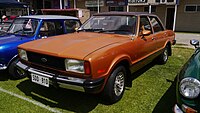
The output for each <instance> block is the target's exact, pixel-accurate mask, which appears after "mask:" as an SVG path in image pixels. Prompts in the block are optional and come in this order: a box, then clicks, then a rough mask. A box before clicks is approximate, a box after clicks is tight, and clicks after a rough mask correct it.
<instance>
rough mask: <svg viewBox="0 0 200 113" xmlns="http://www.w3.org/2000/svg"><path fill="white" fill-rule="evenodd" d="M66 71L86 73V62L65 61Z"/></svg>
mask: <svg viewBox="0 0 200 113" xmlns="http://www.w3.org/2000/svg"><path fill="white" fill-rule="evenodd" d="M65 68H66V71H72V72H78V73H85V71H84V61H82V60H75V59H65Z"/></svg>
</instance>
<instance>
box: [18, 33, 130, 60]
mask: <svg viewBox="0 0 200 113" xmlns="http://www.w3.org/2000/svg"><path fill="white" fill-rule="evenodd" d="M128 39H129V36H126V35H124V36H123V35H115V34H103V33H90V32H79V33H72V34H67V35H60V36H54V37H50V38H47V39H41V40H36V41H33V42H29V43H26V44H23V45H20V46H19V48H24V49H26V50H27V51H33V52H39V53H43V54H48V55H53V56H58V57H64V58H75V59H84V57H86V56H87V55H89V54H91V53H93V52H95V51H97V50H98V49H101V48H103V47H106V46H109V45H111V44H115V43H118V42H122V41H125V40H128ZM129 40H130V39H129Z"/></svg>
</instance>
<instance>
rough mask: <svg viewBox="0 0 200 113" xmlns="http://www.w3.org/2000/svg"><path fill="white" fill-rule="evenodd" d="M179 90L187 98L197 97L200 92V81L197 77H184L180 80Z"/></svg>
mask: <svg viewBox="0 0 200 113" xmlns="http://www.w3.org/2000/svg"><path fill="white" fill-rule="evenodd" d="M179 90H180V93H181V94H182V95H183V96H184V97H186V98H190V99H193V98H196V97H197V96H198V95H199V93H200V82H199V80H197V79H195V78H191V77H189V78H184V79H183V80H181V82H180V87H179Z"/></svg>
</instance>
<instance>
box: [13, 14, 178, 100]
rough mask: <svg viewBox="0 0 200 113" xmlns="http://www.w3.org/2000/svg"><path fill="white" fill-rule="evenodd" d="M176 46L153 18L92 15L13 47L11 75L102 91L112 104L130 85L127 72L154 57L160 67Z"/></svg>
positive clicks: (33, 80) (74, 88)
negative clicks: (65, 30) (72, 28)
mask: <svg viewBox="0 0 200 113" xmlns="http://www.w3.org/2000/svg"><path fill="white" fill-rule="evenodd" d="M175 43H176V41H175V34H174V32H173V31H171V30H166V29H165V28H164V27H163V25H162V23H161V21H160V19H159V18H158V17H157V16H156V15H153V14H147V13H136V12H105V13H99V14H95V15H93V16H92V17H91V18H90V19H89V20H88V21H86V22H85V23H84V24H83V25H82V26H81V27H80V28H79V29H78V30H77V32H76V33H72V34H67V35H60V36H55V37H49V38H48V39H41V40H37V41H33V42H28V43H25V44H22V45H20V46H18V52H19V57H20V61H19V62H18V63H17V65H16V68H15V72H16V74H22V75H24V74H26V75H27V76H28V77H29V78H30V79H31V81H32V82H34V83H37V84H40V85H43V86H46V87H49V85H53V86H57V87H63V88H68V89H73V90H77V91H84V92H89V93H102V95H103V97H105V99H106V101H108V102H110V103H115V102H117V101H119V100H120V99H121V98H122V96H123V93H124V90H125V87H128V86H131V84H132V83H131V82H132V80H131V75H132V76H134V74H131V73H133V72H135V71H137V70H139V69H140V68H142V67H144V66H145V65H146V64H148V63H150V62H151V61H153V60H154V59H156V61H158V63H160V64H165V63H166V62H167V60H168V56H170V55H171V54H172V49H171V46H172V45H174V44H175Z"/></svg>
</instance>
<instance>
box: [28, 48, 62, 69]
mask: <svg viewBox="0 0 200 113" xmlns="http://www.w3.org/2000/svg"><path fill="white" fill-rule="evenodd" d="M27 57H28V61H29V62H32V63H35V64H39V65H43V66H47V67H51V68H54V69H59V70H65V64H64V60H65V59H64V58H59V57H54V56H49V55H44V54H39V53H33V52H28V51H27Z"/></svg>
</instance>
